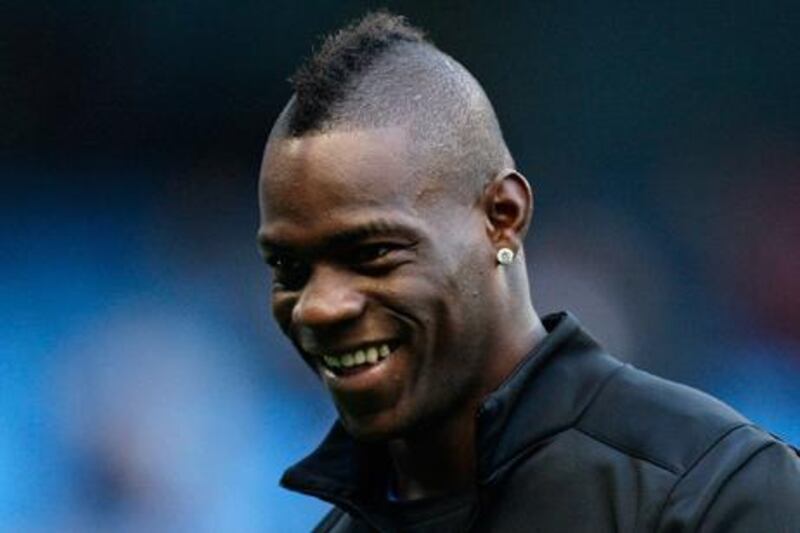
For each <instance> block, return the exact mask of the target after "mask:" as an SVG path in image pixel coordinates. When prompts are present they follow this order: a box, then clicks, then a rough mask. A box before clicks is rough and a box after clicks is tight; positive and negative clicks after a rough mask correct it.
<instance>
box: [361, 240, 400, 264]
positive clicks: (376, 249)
mask: <svg viewBox="0 0 800 533" xmlns="http://www.w3.org/2000/svg"><path fill="white" fill-rule="evenodd" d="M399 248H400V246H399V245H397V244H391V243H375V244H365V245H363V246H359V247H358V248H356V249H355V250H354V253H353V257H352V258H351V259H352V261H353V262H354V263H358V264H367V263H372V262H374V261H378V260H380V259H382V258H384V257H386V256H387V255H389V254H390V253H392V252H393V251H395V250H397V249H399Z"/></svg>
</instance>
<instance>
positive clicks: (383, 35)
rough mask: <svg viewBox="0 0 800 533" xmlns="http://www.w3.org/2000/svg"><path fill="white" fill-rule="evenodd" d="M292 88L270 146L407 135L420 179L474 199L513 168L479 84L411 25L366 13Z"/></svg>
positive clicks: (330, 39) (321, 53)
mask: <svg viewBox="0 0 800 533" xmlns="http://www.w3.org/2000/svg"><path fill="white" fill-rule="evenodd" d="M290 82H291V84H292V86H293V88H294V95H293V96H292V98H291V99H290V100H289V103H288V104H287V105H286V107H285V108H284V110H283V112H282V113H281V116H280V117H279V118H278V120H277V121H276V123H275V126H274V127H273V129H272V132H271V133H270V140H273V139H280V138H285V137H301V136H304V135H313V134H318V133H326V132H329V131H332V130H344V131H347V130H356V129H370V128H382V127H393V126H402V127H405V128H406V131H407V132H408V133H409V140H410V141H409V143H408V144H409V146H408V150H409V154H407V155H408V156H409V157H408V160H409V161H413V162H414V165H415V169H414V170H415V172H417V173H418V174H424V175H428V176H437V177H440V178H446V179H452V180H454V181H452V183H454V184H455V185H456V187H457V189H458V190H461V191H467V192H469V194H470V195H473V194H474V193H475V192H476V191H477V190H481V189H482V186H483V185H484V184H485V183H486V182H487V181H488V180H490V179H491V178H492V177H494V176H495V175H496V174H497V173H498V172H500V171H501V170H503V169H504V168H513V166H514V161H513V159H512V158H511V155H510V153H509V151H508V148H507V147H506V144H505V141H504V140H503V135H502V132H501V131H500V125H499V124H498V122H497V117H496V116H495V113H494V109H493V108H492V105H491V103H490V102H489V99H488V97H487V96H486V94H485V93H484V92H483V89H482V88H481V86H480V84H479V83H478V82H477V80H475V78H474V77H473V76H472V75H471V74H470V73H469V72H468V71H467V69H466V68H464V67H463V66H462V65H461V64H459V63H458V62H457V61H456V60H455V59H453V58H452V57H450V56H448V55H447V54H445V53H443V52H442V51H440V50H439V49H438V48H436V47H435V46H434V45H433V43H431V42H430V41H429V40H427V39H426V38H425V35H424V32H423V31H422V30H420V29H418V28H415V27H413V26H411V25H409V24H408V22H407V21H406V19H405V18H404V17H401V16H397V15H393V14H391V13H388V12H386V11H379V12H375V13H370V14H367V15H366V16H365V17H364V18H362V19H361V20H360V21H357V22H355V23H353V24H351V25H349V26H347V27H345V28H344V29H342V30H339V31H338V32H336V33H334V34H333V35H331V36H330V37H328V38H327V39H326V40H325V41H324V43H323V44H322V46H321V48H320V50H319V51H318V52H317V53H316V54H314V56H313V57H311V59H309V60H308V61H307V62H306V63H305V64H304V65H303V66H301V67H300V68H299V69H298V70H297V71H296V72H295V74H294V75H293V76H292V77H291V78H290ZM467 184H471V186H465V185H467ZM478 187H479V188H478Z"/></svg>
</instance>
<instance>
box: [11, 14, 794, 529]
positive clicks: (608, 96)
mask: <svg viewBox="0 0 800 533" xmlns="http://www.w3.org/2000/svg"><path fill="white" fill-rule="evenodd" d="M380 6H388V7H389V8H391V9H392V10H394V11H397V12H400V13H403V14H406V15H407V16H408V17H409V18H410V19H411V21H412V22H413V23H415V24H418V25H421V26H423V27H424V28H426V29H427V30H428V31H429V33H430V36H431V37H432V39H433V40H434V42H436V43H437V44H438V45H439V46H440V47H441V48H442V49H444V50H445V51H447V52H449V53H450V54H452V55H453V56H454V57H456V58H457V59H459V60H460V61H461V62H463V63H464V64H465V65H466V66H467V67H468V68H469V69H470V70H471V71H472V72H473V73H474V74H475V75H476V77H477V78H478V79H479V80H481V82H482V83H483V84H484V86H485V88H486V91H487V92H488V94H489V96H490V98H491V99H492V101H493V102H494V104H495V107H496V109H497V112H498V114H499V116H500V119H501V123H502V125H503V127H504V131H505V134H506V138H507V140H508V143H509V145H510V147H511V150H512V152H513V153H514V155H515V157H516V159H517V162H518V165H519V168H520V169H521V170H522V171H523V173H525V174H526V175H527V176H528V177H529V178H530V180H531V182H532V183H533V186H534V188H535V191H536V195H537V196H536V198H537V204H536V212H535V215H534V224H533V228H532V231H531V233H530V235H529V239H528V242H527V254H528V257H529V260H530V269H531V276H532V279H533V290H534V298H535V302H536V305H537V308H538V310H539V312H540V313H542V314H544V313H548V312H551V311H556V310H560V309H570V310H572V311H573V312H574V313H575V314H576V315H577V316H578V317H579V318H580V319H581V320H582V322H583V323H584V324H585V325H586V326H587V327H588V328H589V330H590V331H592V332H593V333H594V334H595V335H596V337H598V338H599V339H600V340H601V341H602V342H603V343H605V345H606V346H607V347H609V348H610V349H611V350H613V351H614V352H616V353H617V354H618V355H619V356H620V357H621V358H623V359H626V360H628V361H630V362H632V363H633V364H635V365H637V366H640V367H642V368H645V369H647V370H650V371H653V372H656V373H659V374H661V375H664V376H666V377H669V378H673V379H677V380H681V381H684V382H688V383H690V384H692V385H695V386H697V387H700V388H702V389H704V390H706V391H709V392H711V393H713V394H716V395H718V396H720V397H722V398H723V399H725V400H726V401H728V402H729V403H731V404H733V405H734V406H735V407H736V408H738V409H739V410H741V411H742V412H744V413H745V414H746V415H747V416H749V417H751V418H752V419H753V420H755V421H756V422H757V423H758V424H761V425H763V426H765V427H767V428H769V429H770V430H771V431H773V432H774V433H776V434H778V435H780V436H781V437H783V438H784V439H787V440H789V441H793V442H794V443H800V416H798V405H800V386H799V385H798V384H800V328H798V323H799V322H800V276H798V272H800V246H798V245H799V244H800V89H798V87H800V4H799V3H797V2H793V1H785V2H780V1H772V2H758V3H756V2H745V1H731V2H693V1H678V2H660V3H659V2H611V1H589V2H569V1H559V2H554V1H552V2H551V1H548V2H530V1H529V2H523V1H510V2H452V1H451V2H423V1H406V2H385V3H381V4H378V3H375V2H366V1H358V2H357V1H339V2H322V1H313V2H302V3H301V2H289V1H272V2H269V1H261V2H252V1H249V2H215V3H211V2H188V1H173V2H133V1H116V2H101V1H82V2H74V1H61V2H41V1H38V2H37V1H26V2H21V1H19V2H13V1H12V2H4V3H3V6H2V7H1V8H0V117H1V118H2V128H0V176H2V180H3V181H2V184H3V189H2V195H0V198H2V199H1V200H0V202H1V204H0V205H1V206H2V209H0V222H2V225H1V226H0V227H2V232H1V233H0V239H1V240H0V250H2V252H1V253H2V262H1V263H0V269H2V270H0V312H1V313H2V314H1V315H0V316H2V320H0V531H2V532H5V531H14V532H16V531H22V532H27V531H34V532H39V531H41V532H45V531H46V532H52V531H122V532H139V531H146V532H151V531H171V532H172V531H177V532H180V531H187V532H189V531H191V532H202V531H209V532H211V531H214V532H219V531H225V532H227V531H230V532H250V531H253V532H255V531H305V530H308V529H309V528H310V527H311V525H312V524H314V523H315V522H316V521H317V520H318V518H319V517H320V516H321V514H322V513H323V512H325V509H326V506H325V505H324V504H322V503H319V502H315V501H313V500H311V499H308V498H303V497H300V496H295V495H293V494H290V493H288V492H286V491H283V490H281V489H279V488H278V487H277V480H278V478H279V476H280V474H281V472H282V471H283V469H284V468H285V467H286V466H288V465H289V464H290V463H292V462H293V461H295V460H297V459H299V458H300V457H301V456H303V455H304V454H306V453H307V452H309V451H310V450H311V449H312V448H313V447H314V446H315V445H316V443H317V442H318V441H319V440H320V439H321V437H322V436H323V434H324V433H325V431H326V429H327V427H328V426H329V424H330V423H331V422H332V420H333V417H334V412H333V410H332V408H331V407H330V405H329V404H328V402H327V400H326V398H325V396H324V393H323V391H322V390H321V389H320V387H319V385H318V383H317V382H316V380H315V379H314V377H313V376H312V375H311V374H310V372H308V370H307V369H306V368H305V365H304V364H303V363H302V362H301V361H300V359H299V358H298V357H297V356H295V355H294V354H293V353H292V351H291V349H290V348H289V346H288V345H287V343H286V342H285V341H284V340H283V339H282V338H281V337H280V336H279V335H278V332H277V330H276V328H275V326H274V325H273V323H272V322H271V319H270V317H269V312H268V306H267V301H268V289H267V287H268V276H267V272H266V269H265V267H264V266H263V264H262V263H261V260H260V258H259V255H258V253H257V251H256V247H255V230H256V225H257V203H256V194H255V188H256V177H257V173H258V167H259V163H260V157H261V150H262V147H263V143H264V141H265V138H266V134H267V132H268V129H269V127H270V125H271V123H272V121H273V120H274V119H275V118H276V116H277V114H278V112H279V111H280V109H281V108H282V106H283V104H284V103H285V101H286V100H287V99H288V97H289V95H290V91H289V86H288V84H287V83H285V79H286V78H287V77H288V76H289V75H290V74H291V72H292V71H293V69H294V68H295V67H296V66H297V64H298V63H299V62H300V61H301V60H302V58H304V57H306V56H307V55H308V54H309V53H310V50H311V47H312V45H315V44H318V43H319V41H318V39H317V37H316V36H318V35H319V34H321V33H324V32H328V31H330V30H332V29H335V28H336V27H338V26H340V25H341V24H343V23H345V22H347V21H349V20H351V19H353V18H355V17H357V16H359V15H360V14H362V13H363V12H364V11H365V10H367V9H369V8H375V7H380Z"/></svg>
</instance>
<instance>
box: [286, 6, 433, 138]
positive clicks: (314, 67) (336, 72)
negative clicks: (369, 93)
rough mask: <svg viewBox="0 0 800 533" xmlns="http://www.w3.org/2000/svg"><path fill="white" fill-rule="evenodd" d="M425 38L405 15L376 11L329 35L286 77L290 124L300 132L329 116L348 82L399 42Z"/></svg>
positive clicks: (293, 132)
mask: <svg viewBox="0 0 800 533" xmlns="http://www.w3.org/2000/svg"><path fill="white" fill-rule="evenodd" d="M402 42H406V43H423V42H427V40H426V39H425V34H424V32H423V31H422V30H420V29H419V28H415V27H413V26H411V25H410V24H409V23H408V21H407V20H406V18H405V17H402V16H398V15H393V14H391V13H389V12H388V11H377V12H374V13H370V14H368V15H366V16H365V17H364V18H362V19H361V20H359V21H356V22H354V23H352V24H350V25H349V26H347V27H345V28H342V29H341V30H339V31H337V32H335V33H333V34H331V35H329V36H328V37H327V38H326V39H325V40H324V42H323V43H322V47H321V48H320V49H319V51H318V52H317V53H315V54H314V55H313V56H312V57H311V58H310V59H309V60H308V61H307V62H306V63H304V64H303V65H301V66H300V68H298V69H297V70H296V71H295V73H294V74H293V75H292V76H291V77H290V78H289V82H290V83H291V85H292V87H293V88H294V94H295V96H296V99H297V107H296V108H295V111H294V113H293V115H292V118H291V124H290V125H289V127H290V129H291V131H292V135H294V136H299V135H302V134H303V133H305V132H307V131H310V130H313V129H314V128H315V127H318V126H319V125H320V123H321V122H323V121H324V120H325V119H326V118H328V114H329V112H330V108H331V106H332V105H333V104H335V103H337V102H339V101H341V100H342V99H343V98H344V97H345V96H346V88H347V85H348V83H349V82H350V81H351V80H353V78H355V77H356V76H358V75H359V74H360V73H362V72H363V71H364V70H365V69H367V68H368V67H369V66H370V65H371V64H372V63H373V62H374V61H375V59H376V58H378V57H380V56H381V55H382V54H383V53H384V52H386V51H387V50H389V49H391V48H392V47H393V46H395V45H397V44H398V43H402Z"/></svg>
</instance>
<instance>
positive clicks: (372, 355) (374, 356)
mask: <svg viewBox="0 0 800 533" xmlns="http://www.w3.org/2000/svg"><path fill="white" fill-rule="evenodd" d="M367 361H369V362H370V363H377V362H378V349H377V348H375V347H374V346H373V347H372V348H370V349H369V350H367Z"/></svg>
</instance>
